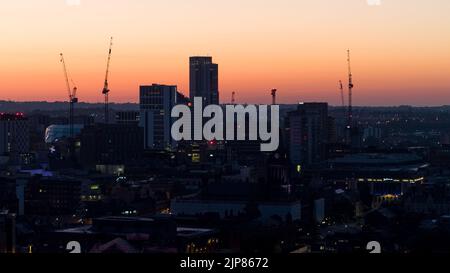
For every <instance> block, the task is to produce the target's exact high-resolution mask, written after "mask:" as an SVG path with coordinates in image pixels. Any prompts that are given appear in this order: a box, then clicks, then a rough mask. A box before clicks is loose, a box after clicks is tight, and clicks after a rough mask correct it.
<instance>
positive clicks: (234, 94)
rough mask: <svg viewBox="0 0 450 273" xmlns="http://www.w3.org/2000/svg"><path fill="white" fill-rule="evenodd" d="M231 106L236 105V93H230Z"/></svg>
mask: <svg viewBox="0 0 450 273" xmlns="http://www.w3.org/2000/svg"><path fill="white" fill-rule="evenodd" d="M231 104H236V92H233V93H231Z"/></svg>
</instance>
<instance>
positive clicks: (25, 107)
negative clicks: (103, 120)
mask: <svg viewBox="0 0 450 273" xmlns="http://www.w3.org/2000/svg"><path fill="white" fill-rule="evenodd" d="M76 107H77V109H85V110H88V109H99V108H103V104H102V103H84V102H82V103H78V104H77V106H76ZM67 108H68V104H67V102H46V101H33V102H15V101H1V100H0V111H1V112H25V113H30V112H34V111H44V112H46V111H66V110H67ZM110 108H111V109H112V110H116V111H128V110H138V109H139V105H138V104H136V103H111V105H110Z"/></svg>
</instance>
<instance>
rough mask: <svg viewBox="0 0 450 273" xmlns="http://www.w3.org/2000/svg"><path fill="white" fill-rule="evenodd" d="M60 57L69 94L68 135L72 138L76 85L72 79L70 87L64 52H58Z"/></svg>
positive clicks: (76, 101)
mask: <svg viewBox="0 0 450 273" xmlns="http://www.w3.org/2000/svg"><path fill="white" fill-rule="evenodd" d="M60 57H61V63H62V65H63V70H64V78H65V81H66V88H67V92H68V95H69V130H70V137H71V138H73V137H74V128H73V127H74V118H73V116H74V106H75V104H76V103H78V98H77V87H76V86H75V84H74V83H73V81H72V84H73V89H72V88H71V87H70V83H69V76H68V73H67V66H66V61H65V60H64V54H63V53H61V54H60Z"/></svg>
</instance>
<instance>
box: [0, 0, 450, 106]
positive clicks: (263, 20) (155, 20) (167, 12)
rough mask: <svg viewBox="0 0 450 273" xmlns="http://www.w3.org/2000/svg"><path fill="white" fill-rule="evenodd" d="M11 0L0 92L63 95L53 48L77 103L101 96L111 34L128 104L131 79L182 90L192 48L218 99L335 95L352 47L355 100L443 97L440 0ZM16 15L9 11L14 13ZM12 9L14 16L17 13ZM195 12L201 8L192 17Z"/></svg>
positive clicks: (441, 101) (447, 60)
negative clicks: (212, 67)
mask: <svg viewBox="0 0 450 273" xmlns="http://www.w3.org/2000/svg"><path fill="white" fill-rule="evenodd" d="M209 2H210V1H204V0H195V1H194V0H193V1H179V0H174V1H171V2H166V1H138V0H135V1H126V2H125V1H95V2H94V1H81V2H80V5H75V6H71V5H67V4H66V1H62V0H61V1H59V0H46V1H39V2H36V1H30V0H25V1H10V2H8V3H4V4H3V8H2V10H1V11H0V15H1V16H0V24H1V25H3V26H8V25H10V26H14V27H11V28H8V27H5V28H4V31H3V36H4V37H5V40H6V41H8V42H7V43H2V44H1V45H0V52H2V53H1V55H2V60H3V62H2V63H1V64H0V73H1V74H2V77H1V79H0V94H1V96H0V97H1V99H4V100H8V99H10V100H18V101H30V100H32V101H36V100H38V101H41V100H48V101H62V100H67V98H66V96H67V95H66V92H65V88H64V87H65V85H64V79H63V75H62V71H61V66H60V63H59V53H60V52H63V53H64V54H65V56H66V59H67V60H66V61H67V64H68V69H69V73H70V76H71V78H73V79H74V81H75V82H76V84H77V86H78V88H79V98H80V101H83V102H101V101H102V99H103V98H102V95H101V88H102V84H103V79H102V78H103V76H104V69H105V65H106V54H107V49H108V48H107V46H108V39H109V36H114V37H115V44H114V49H113V57H112V64H111V77H110V87H111V101H112V102H136V103H137V102H138V96H137V93H138V89H139V86H140V85H145V84H152V83H161V84H168V85H177V86H178V89H179V90H180V91H181V92H182V93H183V94H184V95H188V94H189V66H188V60H189V57H190V56H196V55H200V56H204V55H206V56H212V57H213V58H214V61H215V63H217V64H219V65H220V72H219V83H220V85H219V92H220V96H221V102H222V103H226V102H229V101H231V93H232V92H236V93H237V94H236V99H237V102H238V103H269V102H270V100H271V98H270V90H271V89H272V88H277V89H278V90H279V94H278V95H279V102H280V103H295V102H298V101H327V102H329V103H330V104H332V105H340V95H339V88H338V82H339V80H343V81H344V82H346V79H347V75H346V74H347V64H346V50H347V49H348V48H350V49H351V50H352V59H353V70H354V71H353V74H354V78H355V94H354V96H355V101H354V104H355V105H362V106H366V105H370V106H383V105H403V104H410V105H418V106H424V105H430V106H432V105H445V104H450V95H449V94H448V90H450V82H449V81H448V80H447V78H448V75H449V74H450V53H449V52H448V50H447V48H448V46H449V45H450V38H448V36H446V35H443V33H448V31H449V30H450V19H448V18H445V15H446V14H447V13H448V11H449V10H450V3H449V2H448V1H444V0H437V1H435V2H433V3H432V4H431V3H426V2H424V1H418V0H414V1H406V0H400V1H389V0H385V1H382V4H381V5H380V6H370V5H368V2H367V1H365V0H351V1H346V2H345V4H342V2H338V1H330V0H319V1H291V0H283V1H253V0H251V1H245V3H242V1H234V0H233V1H226V2H223V3H212V4H211V3H209ZM13 14H14V16H13ZM18 14H19V15H18ZM198 14H200V15H201V16H198Z"/></svg>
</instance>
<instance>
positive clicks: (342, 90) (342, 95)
mask: <svg viewBox="0 0 450 273" xmlns="http://www.w3.org/2000/svg"><path fill="white" fill-rule="evenodd" d="M339 89H340V90H341V102H342V109H343V110H344V112H345V98H344V84H343V83H342V81H339Z"/></svg>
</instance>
